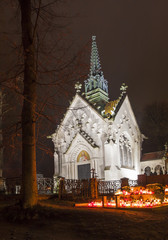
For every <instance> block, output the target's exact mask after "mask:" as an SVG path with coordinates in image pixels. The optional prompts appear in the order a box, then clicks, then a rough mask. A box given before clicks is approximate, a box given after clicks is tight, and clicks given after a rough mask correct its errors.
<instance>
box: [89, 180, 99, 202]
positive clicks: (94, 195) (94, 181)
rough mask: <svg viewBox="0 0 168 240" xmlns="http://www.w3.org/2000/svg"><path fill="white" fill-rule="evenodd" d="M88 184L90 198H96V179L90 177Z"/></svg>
mask: <svg viewBox="0 0 168 240" xmlns="http://www.w3.org/2000/svg"><path fill="white" fill-rule="evenodd" d="M90 185H91V198H98V191H97V187H98V185H97V179H96V178H91V179H90Z"/></svg>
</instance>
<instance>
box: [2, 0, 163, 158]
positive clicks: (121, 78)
mask: <svg viewBox="0 0 168 240" xmlns="http://www.w3.org/2000/svg"><path fill="white" fill-rule="evenodd" d="M8 2H9V1H8ZM11 2H13V3H14V1H11ZM16 2H17V1H16ZM13 6H14V8H15V5H13ZM13 6H12V7H11V4H10V5H9V4H8V5H6V3H5V1H2V2H0V9H1V15H0V23H1V24H0V33H1V35H0V54H1V58H0V72H1V70H2V71H4V70H5V69H4V68H5V66H6V63H7V62H8V63H10V61H13V59H12V58H9V53H11V52H14V50H15V49H12V48H11V43H10V39H13V36H14V35H16V34H15V33H16V29H17V26H16V24H15V20H14V18H16V16H17V13H16V12H15V16H13V15H12V10H11V9H12V8H13ZM63 9H64V10H63ZM14 10H16V8H15V9H14ZM17 11H18V10H17ZM62 11H63V12H65V13H66V14H67V15H70V16H72V18H70V19H69V22H70V23H71V24H70V25H69V26H68V31H67V33H68V35H69V42H73V46H72V52H73V48H74V52H76V51H77V50H78V49H82V48H84V46H85V45H87V44H88V43H89V44H90V47H89V49H88V59H87V63H88V64H89V61H90V48H91V37H92V35H96V37H97V45H98V49H99V54H100V60H101V65H102V69H103V72H104V76H105V78H106V79H107V80H108V83H109V94H110V99H111V100H114V99H116V98H118V97H119V94H120V90H119V89H120V86H121V84H122V83H123V82H125V83H126V84H127V85H128V96H129V99H130V101H131V105H132V107H133V110H134V112H135V114H136V117H137V118H138V121H140V119H141V116H142V112H143V108H144V106H145V105H147V104H149V103H152V102H155V101H162V100H167V99H168V97H167V92H168V0H165V1H164V0H132V1H131V0H66V1H65V2H64V1H63V2H62V3H61V5H60V12H62ZM16 22H17V23H19V22H18V18H17V21H16ZM2 33H3V34H2ZM6 33H7V34H6ZM8 33H9V34H8ZM67 41H68V38H67ZM89 41H90V42H89ZM11 42H12V41H11ZM12 44H13V42H12ZM12 47H13V46H12ZM9 65H10V64H9ZM77 80H78V79H76V81H77ZM74 93H75V91H74ZM70 100H71V99H70ZM49 134H51V132H48V135H49ZM52 161H53V159H52Z"/></svg>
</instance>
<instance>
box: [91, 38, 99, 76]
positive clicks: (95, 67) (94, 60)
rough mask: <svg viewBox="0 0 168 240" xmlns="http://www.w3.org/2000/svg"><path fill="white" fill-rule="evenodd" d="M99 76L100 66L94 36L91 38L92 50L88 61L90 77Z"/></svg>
mask: <svg viewBox="0 0 168 240" xmlns="http://www.w3.org/2000/svg"><path fill="white" fill-rule="evenodd" d="M96 74H101V64H100V59H99V53H98V48H97V44H96V36H92V49H91V59H90V75H91V76H93V75H96Z"/></svg>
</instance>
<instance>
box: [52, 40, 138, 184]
mask: <svg viewBox="0 0 168 240" xmlns="http://www.w3.org/2000/svg"><path fill="white" fill-rule="evenodd" d="M84 84H85V92H84V93H81V88H82V86H81V84H79V83H77V84H76V85H75V89H76V95H75V96H74V98H73V100H72V102H71V104H70V106H69V108H68V110H67V112H66V113H65V115H64V118H63V120H62V121H61V123H60V125H58V126H57V129H56V131H55V133H53V134H52V135H51V138H52V141H53V143H54V176H55V177H57V176H62V177H65V178H66V179H88V178H90V177H91V172H92V171H94V172H95V174H96V175H97V177H98V178H99V179H104V180H119V179H121V178H123V177H127V178H129V179H132V180H136V179H137V175H138V174H140V172H141V168H140V157H141V143H142V135H141V132H140V129H139V127H138V124H137V121H136V118H135V115H134V113H133V110H132V108H131V104H130V101H129V98H128V96H127V93H126V89H127V86H126V85H125V84H123V85H122V86H121V88H120V90H121V94H120V96H119V97H118V99H116V100H112V101H111V100H110V99H109V95H108V81H107V80H106V79H105V78H104V75H103V71H102V69H101V64H100V58H99V53H98V48H97V43H96V37H95V36H93V37H92V47H91V60H90V73H89V75H88V79H87V80H85V83H84Z"/></svg>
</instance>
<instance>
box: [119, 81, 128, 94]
mask: <svg viewBox="0 0 168 240" xmlns="http://www.w3.org/2000/svg"><path fill="white" fill-rule="evenodd" d="M127 88H128V86H126V85H125V83H123V84H122V85H121V87H120V90H121V92H122V93H121V94H122V95H123V94H124V93H126V92H127Z"/></svg>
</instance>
